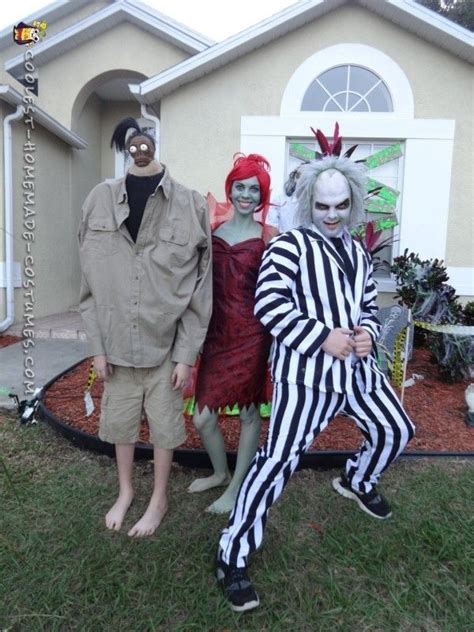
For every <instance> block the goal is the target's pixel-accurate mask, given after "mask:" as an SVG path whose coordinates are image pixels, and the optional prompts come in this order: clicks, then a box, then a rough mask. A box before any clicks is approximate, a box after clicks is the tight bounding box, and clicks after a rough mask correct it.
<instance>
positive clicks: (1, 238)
mask: <svg viewBox="0 0 474 632" xmlns="http://www.w3.org/2000/svg"><path fill="white" fill-rule="evenodd" d="M7 114H9V110H8V109H7V106H6V105H5V104H4V102H3V101H0V121H2V122H3V119H4V118H5V116H6V115H7ZM0 147H3V125H0ZM0 173H3V151H1V152H0ZM4 209H5V198H4V187H3V177H1V178H0V261H3V262H4V261H5V234H4V230H5V212H4ZM5 308H6V307H5V289H4V288H0V321H2V320H3V319H4V318H5V317H6V312H5Z"/></svg>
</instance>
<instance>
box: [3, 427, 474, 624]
mask: <svg viewBox="0 0 474 632" xmlns="http://www.w3.org/2000/svg"><path fill="white" fill-rule="evenodd" d="M0 455H1V459H0V481H1V482H0V495H1V498H0V631H1V632H6V631H8V632H17V631H25V632H36V631H40V630H41V631H42V630H45V631H48V632H53V631H58V632H69V631H72V630H74V631H75V630H78V631H79V630H80V631H83V632H96V631H97V632H99V631H102V630H105V631H109V630H110V631H114V632H148V631H150V632H151V631H152V630H154V631H158V630H159V631H195V632H211V631H212V632H214V631H215V632H229V631H231V630H232V631H233V630H242V631H247V630H248V631H251V630H258V631H260V632H263V631H269V632H278V631H282V632H283V631H285V632H286V631H296V632H300V631H301V632H303V631H304V632H306V631H308V632H317V631H321V632H326V631H328V632H339V631H341V632H346V631H347V632H349V631H350V632H359V631H371V632H372V631H374V632H375V631H380V632H386V631H392V630H393V631H394V632H395V631H396V632H415V631H424V632H438V631H440V632H441V631H442V632H448V631H449V632H451V631H452V632H464V631H466V632H467V631H468V630H469V631H472V630H473V629H474V625H473V621H474V613H473V602H474V600H473V595H472V592H470V591H472V586H473V585H474V577H473V568H474V524H473V522H474V521H473V507H474V464H473V463H472V462H469V461H467V460H463V461H457V460H455V459H450V460H449V461H444V460H436V461H435V460H431V461H430V460H427V459H423V460H418V461H416V462H413V461H410V462H406V461H401V462H399V463H397V464H395V465H394V466H393V467H392V468H391V469H390V470H389V471H388V472H387V473H386V475H385V476H384V479H383V484H382V485H381V490H382V491H383V492H384V493H385V494H386V495H387V497H388V498H389V499H390V501H391V503H392V506H393V514H394V515H393V518H391V519H390V520H388V521H386V522H381V521H377V520H374V519H373V518H370V517H369V516H366V515H365V514H364V513H363V512H361V511H360V510H359V509H358V508H357V506H356V505H355V503H352V502H350V501H348V500H345V499H344V498H342V497H341V496H339V495H338V494H336V493H335V492H334V491H333V490H332V489H331V486H330V482H331V479H332V478H333V477H334V475H335V474H336V473H337V472H335V471H324V472H319V471H312V470H304V471H301V472H298V473H297V474H296V475H295V476H294V478H293V479H292V481H290V484H289V485H288V488H287V490H286V492H285V494H284V495H283V497H282V498H281V499H280V501H279V502H278V503H277V504H276V506H275V507H274V509H273V510H272V512H271V513H270V518H269V521H268V526H267V532H266V538H265V540H264V544H263V547H262V549H261V550H260V551H259V552H257V553H256V554H255V555H254V557H253V561H252V564H251V566H250V575H251V577H252V579H253V580H254V582H255V584H256V586H257V589H258V592H259V595H260V600H261V607H260V608H258V609H257V610H255V611H252V612H251V613H247V614H242V615H236V614H234V613H233V612H232V611H231V610H230V608H229V607H228V605H227V603H226V602H225V600H224V599H223V597H222V595H221V593H220V590H219V589H218V586H217V585H216V582H215V580H214V578H213V574H212V567H213V559H214V555H215V552H216V546H217V539H218V534H219V531H220V530H221V529H222V528H223V527H224V526H225V524H226V517H225V516H215V515H211V514H207V513H204V511H203V510H204V509H205V507H207V506H208V505H209V504H210V502H211V501H212V500H213V499H214V498H215V496H216V492H215V490H214V491H212V490H211V491H209V492H205V493H203V494H194V495H190V494H188V493H187V492H186V488H187V486H188V485H189V483H190V482H191V481H192V480H193V478H194V477H195V476H196V475H197V474H198V472H196V471H193V470H191V469H187V468H182V467H180V466H173V471H172V481H171V487H170V510H169V513H168V515H167V517H166V518H165V520H164V522H163V524H162V526H161V528H160V529H159V531H158V533H157V534H156V535H154V536H153V537H152V538H150V539H143V540H131V539H130V538H128V537H127V535H126V531H127V529H128V528H129V527H130V526H131V524H132V523H133V522H134V521H136V520H137V519H138V518H139V516H140V515H141V513H142V512H143V511H144V508H145V506H146V503H147V501H148V496H149V494H150V491H151V486H152V465H151V464H150V463H139V464H137V469H136V491H137V495H136V500H135V502H134V505H133V506H132V508H131V510H130V513H129V516H128V518H127V521H126V524H125V527H124V529H123V532H122V533H112V532H109V531H107V529H106V528H105V526H104V523H103V517H104V515H105V513H106V511H107V510H108V508H109V506H110V505H111V504H112V501H113V500H114V497H115V493H116V479H115V475H116V473H115V464H114V461H113V460H111V459H109V458H108V457H104V456H98V455H95V454H92V453H88V452H83V451H80V450H78V449H76V448H74V447H72V446H71V445H70V444H69V443H67V442H66V441H65V440H63V439H61V438H59V437H57V436H56V435H55V434H53V432H52V431H51V430H49V429H48V428H47V427H44V426H43V425H38V426H29V427H24V426H20V425H19V424H18V422H17V421H16V420H14V419H13V418H12V417H5V416H4V417H3V419H2V417H1V416H0Z"/></svg>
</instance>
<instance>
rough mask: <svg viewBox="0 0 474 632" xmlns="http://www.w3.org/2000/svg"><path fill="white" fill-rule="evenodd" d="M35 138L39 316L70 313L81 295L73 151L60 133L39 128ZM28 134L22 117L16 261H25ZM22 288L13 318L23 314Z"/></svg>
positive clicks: (16, 152) (16, 148) (16, 164)
mask: <svg viewBox="0 0 474 632" xmlns="http://www.w3.org/2000/svg"><path fill="white" fill-rule="evenodd" d="M31 141H32V142H34V143H35V145H36V149H35V152H34V155H35V163H34V168H35V171H34V185H35V190H34V193H35V195H34V202H35V204H34V206H33V205H31V206H30V208H33V209H34V211H35V214H34V215H33V216H31V217H30V219H34V220H35V224H36V226H35V230H34V233H35V240H34V243H33V244H32V249H31V253H30V254H31V256H32V257H33V261H32V262H30V267H31V268H32V270H33V272H34V276H33V277H30V278H32V280H33V281H34V283H35V287H34V299H35V310H34V316H35V318H40V317H41V316H47V315H49V314H52V313H57V312H61V311H66V310H67V309H68V307H70V306H71V305H72V304H73V302H74V299H75V297H76V294H77V282H78V278H77V256H76V255H75V252H76V246H75V239H76V236H75V232H74V231H71V227H72V226H73V225H74V223H75V218H74V217H73V209H72V204H71V195H70V191H71V177H72V175H71V164H72V161H71V149H70V147H69V146H68V145H67V144H65V143H62V142H59V141H58V140H57V138H56V137H54V136H53V135H52V134H50V133H49V132H47V131H46V130H44V129H43V128H42V127H41V126H39V125H38V126H36V127H35V130H34V134H33V136H32V138H31ZM24 142H25V132H24V124H23V121H20V122H18V123H15V124H14V126H13V173H14V174H17V176H18V177H16V178H14V185H13V186H14V188H13V204H14V237H15V240H14V260H15V261H16V262H21V263H22V264H23V262H24V259H25V256H26V255H27V254H28V253H27V250H26V244H27V242H26V241H25V240H24V239H23V238H22V233H23V231H24V230H25V228H24V225H23V221H24V211H23V204H24V196H23V188H22V176H21V175H20V174H22V173H23V166H24V164H25V162H24V155H23V143H24ZM24 302H25V298H24V291H23V290H22V289H21V288H18V289H16V290H15V320H17V321H19V320H21V319H22V317H23V313H24V307H23V306H24Z"/></svg>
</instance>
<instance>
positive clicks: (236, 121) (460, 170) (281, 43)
mask: <svg viewBox="0 0 474 632" xmlns="http://www.w3.org/2000/svg"><path fill="white" fill-rule="evenodd" d="M341 43H361V44H365V45H368V46H371V47H373V48H376V49H378V50H380V51H382V52H383V53H385V54H386V55H388V56H390V57H391V58H392V59H393V60H394V61H395V62H396V63H397V64H398V65H399V66H400V67H401V68H402V70H403V71H404V73H405V74H406V76H407V78H408V80H409V82H410V85H411V88H412V91H413V95H414V102H415V119H418V118H424V119H448V120H450V121H455V135H454V148H455V149H454V152H453V162H452V180H451V190H450V191H448V193H447V199H449V214H448V218H447V240H446V243H445V252H440V253H439V254H438V256H440V257H444V258H445V260H446V263H447V264H448V265H449V266H453V267H459V268H460V269H463V270H464V269H466V268H467V267H469V266H472V265H473V262H472V257H473V252H472V251H473V249H472V243H473V236H472V220H471V212H472V211H471V209H472V201H473V191H472V183H471V175H470V172H469V169H470V168H469V164H470V162H469V155H470V151H471V150H470V146H471V137H470V133H469V130H470V125H471V121H472V105H473V103H472V68H471V66H470V65H469V64H468V63H467V62H464V61H462V60H460V59H458V58H457V57H455V56H453V55H451V54H450V53H448V52H446V51H443V50H440V49H437V48H436V47H435V46H433V45H431V44H429V43H427V42H425V41H423V40H421V39H420V38H417V37H416V36H414V35H413V34H411V33H407V32H406V31H404V30H403V29H401V28H399V27H397V26H396V25H394V24H392V23H390V22H387V21H385V20H383V19H382V18H380V17H379V16H376V15H373V14H372V13H370V12H369V11H367V10H365V9H363V8H361V7H356V6H347V7H343V8H341V9H338V10H335V11H333V12H331V13H329V14H327V15H325V16H324V17H323V18H320V19H319V20H317V21H314V22H312V23H309V24H307V25H305V26H304V27H302V28H300V29H298V30H297V31H293V32H291V33H289V34H287V35H285V36H284V37H281V38H280V39H278V40H277V41H274V42H272V43H270V44H267V45H266V46H263V47H261V48H259V49H257V50H256V51H254V52H252V53H250V54H248V55H246V56H244V57H241V58H240V59H238V60H237V61H235V62H232V63H230V64H228V65H227V66H226V67H224V68H221V69H219V70H217V71H214V72H213V73H210V74H208V75H206V76H204V77H203V78H201V79H200V80H199V81H195V82H193V83H191V84H188V85H185V86H183V87H182V88H179V89H177V90H176V91H175V92H174V93H172V94H170V95H169V96H166V97H164V98H163V100H162V103H161V113H162V115H161V130H162V136H161V149H162V153H161V156H162V159H163V161H164V162H166V163H169V165H170V167H171V170H172V172H173V174H174V175H175V177H177V178H178V179H181V180H182V181H183V182H184V183H185V184H187V185H188V186H192V187H194V188H196V189H198V190H200V191H201V192H203V193H205V192H206V191H207V190H211V191H212V192H213V193H214V194H215V195H216V196H217V197H218V199H223V195H224V193H223V183H224V178H225V175H226V173H227V172H228V170H229V167H230V165H231V159H232V155H233V153H235V152H236V151H239V150H240V148H241V140H242V139H241V124H242V118H241V117H243V116H244V117H251V116H271V115H274V116H278V115H279V111H280V104H281V99H282V96H283V93H284V90H285V87H286V85H287V83H288V81H289V80H290V78H291V76H292V75H293V73H294V72H295V71H296V69H297V68H298V67H299V66H300V65H301V64H302V63H303V62H304V61H305V59H307V58H308V57H310V56H311V55H313V54H314V53H315V52H316V51H318V50H322V49H324V48H326V47H329V46H334V45H336V44H341ZM454 95H455V96H454ZM312 118H313V122H312V125H313V126H317V125H318V124H319V123H318V115H317V114H315V115H314V116H313V117H312ZM334 118H335V119H336V118H337V115H335V117H334ZM342 134H343V135H344V129H342ZM191 139H192V142H191ZM183 147H186V151H183ZM245 149H246V151H250V147H248V146H246V147H245ZM259 149H260V148H259ZM429 159H430V156H429V155H427V156H426V157H425V159H424V160H420V161H419V162H418V163H417V164H416V165H414V167H413V168H415V169H420V170H424V173H426V170H427V169H428V170H429V169H430V166H429ZM421 179H422V180H423V179H424V180H427V179H429V178H426V177H425V178H421ZM280 185H281V182H278V186H280ZM436 221H437V218H436V217H433V222H434V223H436Z"/></svg>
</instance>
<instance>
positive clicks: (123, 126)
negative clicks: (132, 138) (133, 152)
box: [110, 116, 142, 151]
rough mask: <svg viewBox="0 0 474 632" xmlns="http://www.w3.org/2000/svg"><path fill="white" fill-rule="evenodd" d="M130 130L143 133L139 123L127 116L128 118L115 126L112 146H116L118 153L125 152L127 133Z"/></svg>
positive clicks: (111, 140) (111, 141)
mask: <svg viewBox="0 0 474 632" xmlns="http://www.w3.org/2000/svg"><path fill="white" fill-rule="evenodd" d="M129 129H134V130H136V132H137V133H139V134H141V133H142V130H141V128H140V125H139V124H138V123H137V121H136V120H135V119H134V118H132V117H131V116H127V118H124V119H123V120H122V121H120V123H117V125H116V126H115V129H114V131H113V134H112V138H111V139H110V146H111V147H113V146H114V145H115V147H116V149H117V150H118V151H124V150H125V141H126V137H127V132H128V130H129ZM133 135H135V134H133Z"/></svg>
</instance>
